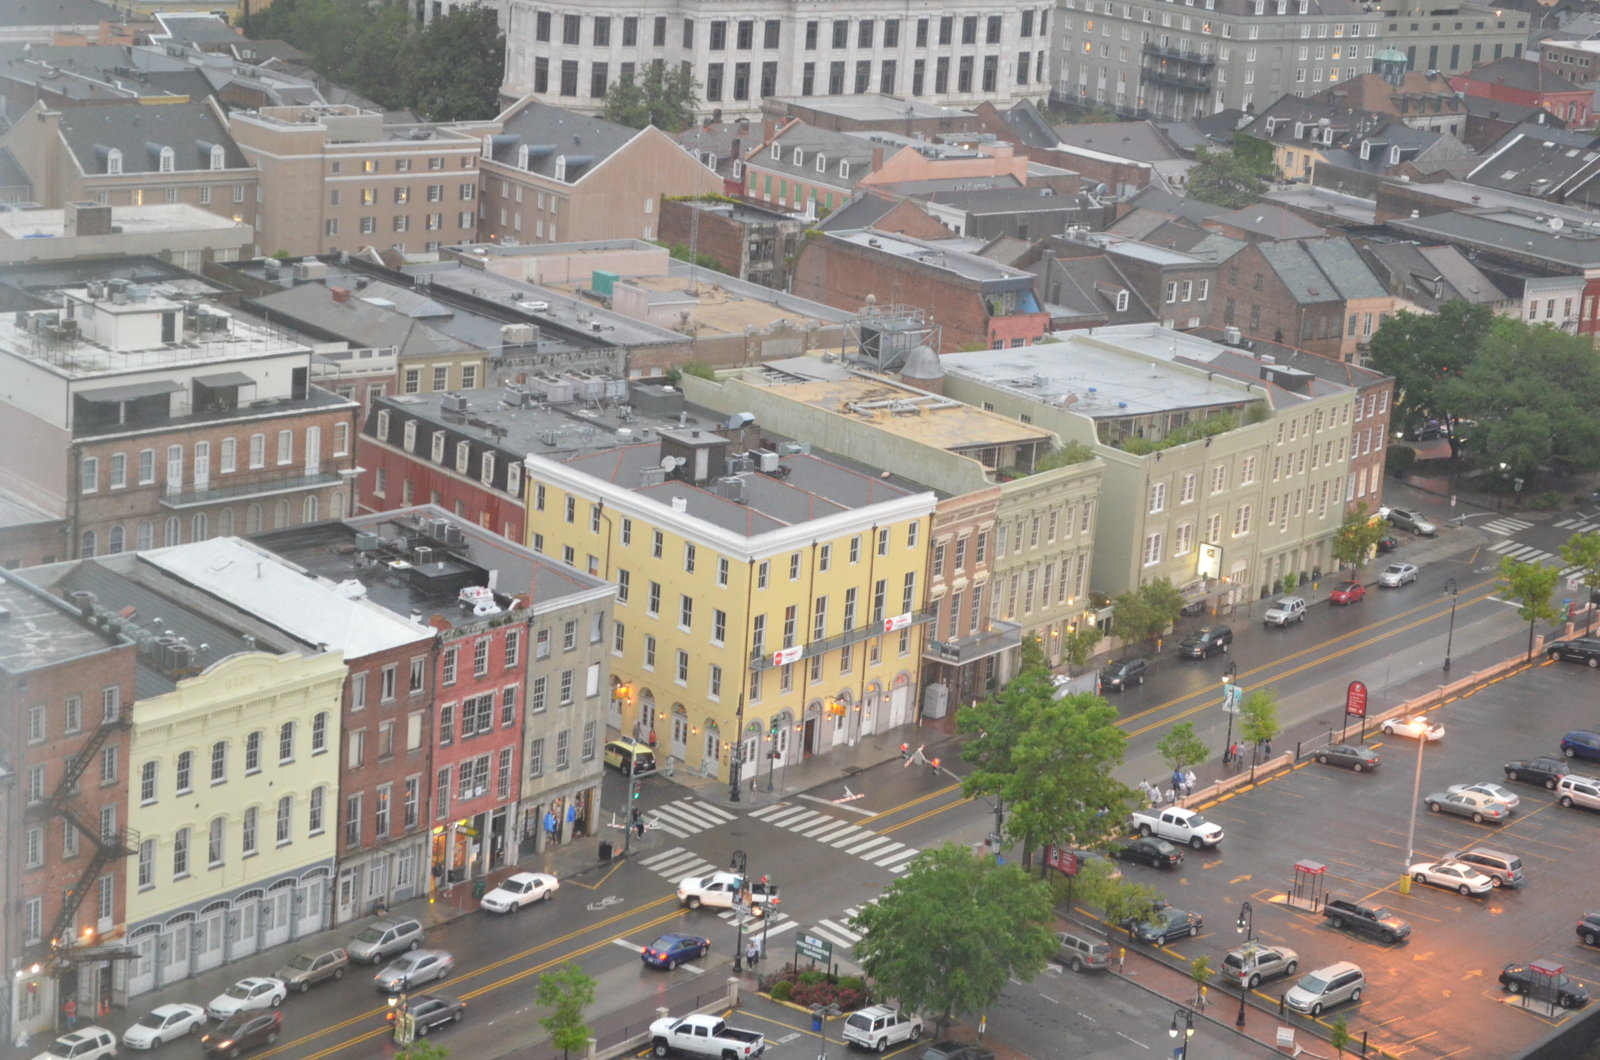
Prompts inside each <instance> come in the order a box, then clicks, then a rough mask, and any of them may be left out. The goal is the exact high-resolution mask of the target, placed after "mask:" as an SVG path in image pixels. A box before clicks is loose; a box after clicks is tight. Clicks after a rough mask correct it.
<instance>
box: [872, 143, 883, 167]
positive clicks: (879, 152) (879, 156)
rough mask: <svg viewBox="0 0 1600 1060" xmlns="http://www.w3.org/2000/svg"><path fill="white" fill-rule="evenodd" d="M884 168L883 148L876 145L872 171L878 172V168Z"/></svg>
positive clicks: (873, 150) (873, 153)
mask: <svg viewBox="0 0 1600 1060" xmlns="http://www.w3.org/2000/svg"><path fill="white" fill-rule="evenodd" d="M882 168H883V148H881V147H874V148H873V149H872V169H871V172H873V173H876V172H877V171H878V170H880V169H882Z"/></svg>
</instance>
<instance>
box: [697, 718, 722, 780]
mask: <svg viewBox="0 0 1600 1060" xmlns="http://www.w3.org/2000/svg"><path fill="white" fill-rule="evenodd" d="M700 746H701V750H700V771H701V772H702V773H704V774H706V776H718V775H720V774H721V773H722V726H720V725H718V724H717V722H716V719H714V718H707V719H706V725H705V739H704V741H703V742H702V743H701V745H700Z"/></svg>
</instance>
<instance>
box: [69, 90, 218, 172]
mask: <svg viewBox="0 0 1600 1060" xmlns="http://www.w3.org/2000/svg"><path fill="white" fill-rule="evenodd" d="M61 134H62V136H63V137H64V138H65V139H66V141H67V147H68V148H70V149H71V151H72V154H73V157H74V158H76V159H77V162H78V166H79V168H80V169H82V170H83V172H84V173H87V174H102V173H104V172H106V158H107V156H108V154H109V153H110V151H111V150H112V149H115V150H118V151H121V152H122V171H123V172H124V173H158V172H160V169H161V149H162V148H163V147H170V148H172V153H173V156H174V159H173V167H174V170H175V171H176V172H180V173H182V172H190V171H193V170H199V169H210V168H211V146H212V145H213V144H220V145H221V146H222V148H223V150H224V152H226V154H225V159H226V161H225V166H226V168H228V169H247V168H249V163H248V162H246V161H245V158H244V155H243V154H242V153H241V152H240V150H239V146H238V145H237V144H235V143H234V142H233V137H232V136H230V135H229V134H228V130H227V127H226V126H224V125H223V123H222V120H221V119H220V118H219V117H218V116H217V112H216V111H215V110H213V109H212V107H211V104H210V103H206V102H200V103H165V104H162V105H161V106H159V107H141V106H137V105H133V104H127V103H110V104H104V103H90V104H84V105H83V106H81V107H67V108H64V109H63V110H62V111H61Z"/></svg>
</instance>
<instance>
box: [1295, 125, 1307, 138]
mask: <svg viewBox="0 0 1600 1060" xmlns="http://www.w3.org/2000/svg"><path fill="white" fill-rule="evenodd" d="M1294 138H1295V139H1296V140H1304V139H1305V138H1306V124H1305V122H1302V121H1297V122H1295V123H1294Z"/></svg>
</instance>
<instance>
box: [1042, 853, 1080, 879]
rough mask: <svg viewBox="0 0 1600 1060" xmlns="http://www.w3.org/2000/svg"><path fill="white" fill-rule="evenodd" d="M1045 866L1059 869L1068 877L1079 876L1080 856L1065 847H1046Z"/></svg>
mask: <svg viewBox="0 0 1600 1060" xmlns="http://www.w3.org/2000/svg"><path fill="white" fill-rule="evenodd" d="M1044 860H1045V864H1046V865H1049V866H1050V867H1051V868H1053V869H1059V870H1060V871H1062V872H1064V873H1066V874H1067V875H1068V876H1076V875H1077V874H1078V855H1077V854H1076V853H1074V852H1073V851H1071V850H1067V849H1066V848H1064V847H1056V846H1052V847H1046V848H1045V853H1044Z"/></svg>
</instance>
